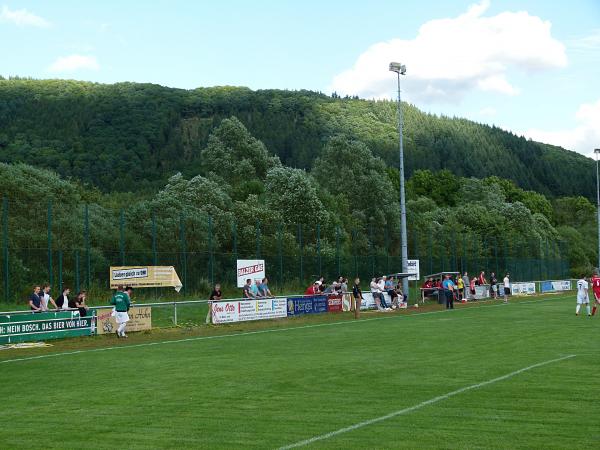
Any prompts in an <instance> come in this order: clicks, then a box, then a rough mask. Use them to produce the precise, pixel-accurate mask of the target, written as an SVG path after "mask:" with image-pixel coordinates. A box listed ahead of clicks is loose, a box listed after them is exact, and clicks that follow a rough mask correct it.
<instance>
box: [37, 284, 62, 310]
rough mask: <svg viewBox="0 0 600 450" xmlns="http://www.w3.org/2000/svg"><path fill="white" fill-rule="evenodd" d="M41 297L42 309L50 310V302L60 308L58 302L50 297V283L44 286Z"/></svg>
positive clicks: (55, 307)
mask: <svg viewBox="0 0 600 450" xmlns="http://www.w3.org/2000/svg"><path fill="white" fill-rule="evenodd" d="M40 299H41V300H42V311H48V303H52V304H53V305H54V309H56V310H58V306H56V302H55V301H54V299H53V298H52V297H50V285H49V284H45V285H43V286H42V293H41V295H40Z"/></svg>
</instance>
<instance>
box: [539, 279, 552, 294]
mask: <svg viewBox="0 0 600 450" xmlns="http://www.w3.org/2000/svg"><path fill="white" fill-rule="evenodd" d="M540 291H541V292H542V293H543V292H554V286H553V285H552V281H542V282H541V283H540Z"/></svg>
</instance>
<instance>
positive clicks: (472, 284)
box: [469, 277, 477, 300]
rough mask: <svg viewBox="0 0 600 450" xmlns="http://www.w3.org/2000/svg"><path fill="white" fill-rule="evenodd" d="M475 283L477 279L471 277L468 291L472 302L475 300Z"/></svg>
mask: <svg viewBox="0 0 600 450" xmlns="http://www.w3.org/2000/svg"><path fill="white" fill-rule="evenodd" d="M476 282H477V278H475V277H473V278H471V281H469V289H470V291H471V297H472V298H473V300H475V283H476Z"/></svg>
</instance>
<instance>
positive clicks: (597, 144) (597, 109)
mask: <svg viewBox="0 0 600 450" xmlns="http://www.w3.org/2000/svg"><path fill="white" fill-rule="evenodd" d="M575 119H576V120H577V123H578V124H577V125H576V126H575V127H574V128H571V129H562V130H540V129H530V130H527V131H525V132H523V135H524V136H526V137H528V138H530V139H533V140H534V141H539V142H546V143H549V144H554V145H560V146H561V147H564V148H566V149H568V150H574V151H576V152H579V153H582V154H584V155H586V156H593V152H594V148H600V99H598V101H596V102H595V103H584V104H582V105H581V106H580V107H579V109H578V110H577V112H576V113H575Z"/></svg>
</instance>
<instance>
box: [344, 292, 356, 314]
mask: <svg viewBox="0 0 600 450" xmlns="http://www.w3.org/2000/svg"><path fill="white" fill-rule="evenodd" d="M352 300H353V299H352V294H344V295H343V296H342V311H352V306H353V303H352Z"/></svg>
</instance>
